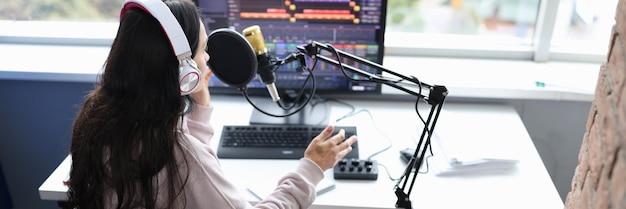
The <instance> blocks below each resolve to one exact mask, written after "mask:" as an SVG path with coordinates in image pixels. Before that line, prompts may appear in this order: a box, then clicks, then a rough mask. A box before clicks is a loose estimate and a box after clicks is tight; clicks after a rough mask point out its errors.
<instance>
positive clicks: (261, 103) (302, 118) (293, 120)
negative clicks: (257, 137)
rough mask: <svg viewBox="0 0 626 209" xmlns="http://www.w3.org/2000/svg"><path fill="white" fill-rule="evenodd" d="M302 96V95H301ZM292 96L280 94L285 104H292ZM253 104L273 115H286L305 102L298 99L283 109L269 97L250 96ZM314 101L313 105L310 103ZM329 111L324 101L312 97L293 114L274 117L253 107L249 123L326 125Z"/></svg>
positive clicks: (304, 99)
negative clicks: (317, 100)
mask: <svg viewBox="0 0 626 209" xmlns="http://www.w3.org/2000/svg"><path fill="white" fill-rule="evenodd" d="M303 97H304V96H303ZM293 100H294V99H293V98H290V97H289V96H285V95H281V101H284V102H283V103H286V104H285V105H286V106H291V105H294V102H295V101H293ZM251 101H252V102H254V104H255V105H256V106H257V107H259V108H260V109H261V110H263V111H265V112H268V113H271V114H274V115H286V114H289V113H292V112H294V111H296V110H297V109H298V108H299V107H301V106H302V104H304V102H306V98H303V99H300V101H297V103H295V105H294V106H293V108H291V109H289V110H284V109H282V108H280V107H279V106H278V104H276V102H274V101H272V100H271V99H269V98H252V99H251ZM312 103H315V105H312ZM329 113H330V108H329V107H327V105H326V104H325V103H324V102H316V101H315V99H314V98H312V99H311V101H310V102H309V103H308V104H306V106H305V107H304V108H303V109H301V110H300V111H298V112H296V113H295V114H293V115H290V116H287V117H274V116H269V115H266V114H265V113H262V112H260V111H258V110H257V109H253V111H252V115H251V116H250V124H273V125H276V124H297V125H327V124H328V118H329V117H328V116H329Z"/></svg>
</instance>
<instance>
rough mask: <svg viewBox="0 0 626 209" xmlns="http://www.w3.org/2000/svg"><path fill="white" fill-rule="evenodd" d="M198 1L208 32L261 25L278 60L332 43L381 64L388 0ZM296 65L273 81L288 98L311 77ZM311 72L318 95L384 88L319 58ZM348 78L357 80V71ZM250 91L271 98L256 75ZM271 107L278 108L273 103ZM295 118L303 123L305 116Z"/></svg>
mask: <svg viewBox="0 0 626 209" xmlns="http://www.w3.org/2000/svg"><path fill="white" fill-rule="evenodd" d="M194 2H195V3H196V5H198V7H199V10H200V14H201V16H202V18H203V22H204V23H205V27H206V29H207V33H208V34H210V33H211V32H212V31H213V30H216V29H219V28H230V29H233V30H235V31H237V32H239V33H241V32H242V31H243V30H244V29H245V28H247V27H250V26H252V25H258V26H259V27H260V28H261V31H262V33H263V37H264V39H265V45H266V47H267V48H268V50H269V54H270V55H271V56H274V57H276V58H281V59H282V58H285V57H287V56H288V55H290V54H291V53H294V52H297V51H298V50H297V48H296V47H297V46H300V45H305V44H308V43H310V42H311V41H317V42H321V43H328V44H332V46H334V48H336V49H338V50H341V51H344V52H347V53H350V54H353V55H356V56H359V57H362V58H364V59H367V60H369V61H372V62H376V63H378V64H382V62H383V54H384V51H383V50H384V33H385V18H386V7H387V0H194ZM342 61H343V62H345V63H346V64H350V65H353V66H354V67H357V68H359V69H361V70H365V71H369V72H372V73H376V74H380V73H381V72H380V70H378V69H374V68H369V67H366V66H361V65H359V64H358V63H357V64H355V63H353V62H351V61H350V60H343V59H342ZM311 62H312V60H310V59H307V65H308V66H309V67H311V66H312V64H313V63H311ZM298 66H299V65H298V62H293V63H290V64H287V65H283V66H281V67H280V68H279V69H277V71H276V73H275V77H276V82H275V84H276V87H277V89H278V91H279V94H280V95H281V98H282V99H284V100H287V101H288V100H289V99H293V98H292V97H294V95H296V94H297V93H298V92H300V90H301V89H302V87H303V84H304V81H305V79H306V78H307V76H308V73H307V72H304V73H302V72H297V71H296V68H297V67H298ZM312 70H313V75H314V76H315V80H316V83H315V84H316V88H315V95H318V96H323V97H339V98H344V97H352V98H354V97H360V96H371V95H376V94H380V92H381V85H380V84H378V83H374V82H363V81H361V82H358V81H353V80H351V79H349V78H347V77H346V76H345V75H344V73H343V72H341V70H340V69H339V68H338V67H336V66H333V65H331V64H328V63H323V62H322V61H318V62H317V63H316V65H315V68H313V69H312ZM350 76H354V77H355V78H358V76H357V75H352V74H350ZM209 86H210V87H209V88H210V89H211V93H212V94H241V92H239V91H238V90H237V89H236V88H233V87H230V86H228V85H226V84H224V83H223V82H221V81H220V80H219V79H218V78H216V77H215V76H213V77H212V78H211V80H210V81H209ZM311 86H312V85H310V82H309V83H308V85H305V88H306V90H305V91H304V92H310V91H309V90H310V89H309V88H311ZM247 93H248V95H251V96H255V97H256V96H258V97H260V98H261V99H259V100H262V101H267V100H269V93H268V92H267V89H266V87H265V84H263V83H262V82H261V81H260V80H259V79H258V78H255V79H253V80H252V81H251V82H250V83H249V84H248V86H247ZM308 96H311V95H308ZM262 98H266V99H262ZM259 100H257V101H259ZM269 101H271V100H269ZM295 102H299V101H295ZM260 103H263V102H260ZM268 105H269V106H275V104H271V102H270V104H268ZM261 106H266V105H261ZM269 108H270V109H271V107H269ZM279 114H280V113H279ZM290 117H292V116H290ZM293 117H298V116H297V115H296V116H293ZM278 120H282V119H278ZM286 120H289V119H286ZM292 121H295V122H294V123H301V121H302V120H301V119H293V120H292ZM251 122H252V123H254V121H251ZM260 123H263V122H260ZM270 123H272V122H270Z"/></svg>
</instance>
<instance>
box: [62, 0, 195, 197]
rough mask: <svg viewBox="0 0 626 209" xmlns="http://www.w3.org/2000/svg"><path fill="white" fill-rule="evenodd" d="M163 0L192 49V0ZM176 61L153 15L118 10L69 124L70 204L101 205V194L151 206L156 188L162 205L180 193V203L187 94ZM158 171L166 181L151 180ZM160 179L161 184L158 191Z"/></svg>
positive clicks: (185, 180)
mask: <svg viewBox="0 0 626 209" xmlns="http://www.w3.org/2000/svg"><path fill="white" fill-rule="evenodd" d="M166 4H167V5H168V6H169V8H170V10H171V11H172V13H173V14H174V16H175V17H176V18H177V19H178V22H179V23H180V25H181V26H182V28H183V30H184V32H185V35H186V36H187V39H188V41H189V45H190V46H191V49H192V53H195V49H196V48H197V47H198V44H199V43H198V42H199V33H200V24H201V23H200V19H199V15H198V11H197V8H196V6H195V5H194V4H193V3H190V2H176V1H167V2H166ZM194 55H195V54H194ZM178 63H179V62H178V60H177V59H176V57H175V55H174V53H173V51H172V48H171V46H170V44H169V40H168V39H167V37H166V35H165V32H164V31H163V29H162V27H161V25H160V24H159V22H158V21H157V20H156V19H155V18H154V17H152V16H151V15H150V14H147V13H146V12H144V11H142V10H141V9H136V8H135V9H131V10H129V11H127V12H126V13H125V15H124V16H123V17H121V21H120V25H119V28H118V33H117V36H116V37H115V39H114V41H113V44H112V46H111V51H110V53H109V56H108V58H107V60H106V63H105V65H104V72H103V74H102V75H101V78H100V81H99V83H98V85H96V87H95V89H94V90H93V91H92V92H90V93H89V94H88V95H87V96H86V98H85V102H84V104H83V107H82V109H81V110H80V112H79V113H78V116H77V117H76V119H75V121H74V124H73V133H72V145H71V155H72V168H71V171H70V181H69V205H70V206H69V207H71V208H90V209H91V208H94V209H96V208H103V207H104V206H105V205H106V203H105V201H108V200H109V199H105V198H107V197H106V194H107V193H109V194H114V196H113V197H112V198H116V199H117V206H116V207H117V208H136V207H141V208H155V207H157V206H156V203H157V198H156V197H157V195H158V194H168V195H167V196H168V200H167V201H166V203H167V205H166V206H165V207H166V208H171V207H174V206H176V205H177V203H176V202H177V201H180V200H181V199H182V203H183V204H184V196H185V195H184V192H183V187H184V186H185V184H186V182H187V178H188V170H187V171H186V170H182V171H181V170H179V169H180V168H187V166H186V165H184V163H186V159H184V157H183V158H182V159H177V158H176V156H175V153H176V152H175V151H176V150H177V149H181V145H180V141H179V140H180V139H181V135H182V134H181V133H180V131H179V130H180V125H181V124H182V123H181V120H182V115H183V111H184V109H185V108H184V107H185V101H186V100H188V101H191V100H190V99H189V98H188V97H182V96H181V95H180V91H179V84H178V73H179V70H178ZM179 153H180V152H179ZM180 156H184V155H180ZM181 162H182V163H181ZM181 164H183V165H181ZM161 171H163V172H165V174H166V176H167V177H166V181H167V182H158V181H157V179H158V178H157V174H158V173H159V172H161ZM164 183H166V185H167V187H165V188H167V191H158V186H157V185H161V184H164ZM158 202H159V203H162V202H163V200H158ZM183 207H184V206H183Z"/></svg>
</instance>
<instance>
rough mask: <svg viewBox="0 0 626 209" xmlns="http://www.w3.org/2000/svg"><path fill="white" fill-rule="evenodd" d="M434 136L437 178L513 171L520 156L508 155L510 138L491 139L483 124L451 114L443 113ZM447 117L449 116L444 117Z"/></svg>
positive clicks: (448, 112) (434, 158)
mask: <svg viewBox="0 0 626 209" xmlns="http://www.w3.org/2000/svg"><path fill="white" fill-rule="evenodd" d="M441 115H442V117H441V118H440V119H439V120H438V122H437V126H436V127H435V132H434V134H433V137H432V143H431V144H432V146H433V152H434V153H433V154H434V156H433V160H431V163H432V164H434V165H433V167H434V171H435V175H438V176H446V175H447V176H449V175H465V174H493V173H502V172H506V171H508V170H509V169H511V168H513V167H514V166H515V165H516V164H517V162H518V161H519V160H518V157H517V156H514V155H513V154H512V153H509V152H506V150H507V149H500V148H501V147H506V146H507V145H506V143H507V142H506V136H495V137H494V136H491V135H489V136H488V134H484V133H482V132H483V131H490V129H489V128H487V127H482V126H481V124H480V122H477V123H468V122H467V120H464V119H463V118H461V117H460V116H458V115H456V114H455V113H453V112H450V111H445V112H444V111H442V113H441ZM444 116H445V117H444Z"/></svg>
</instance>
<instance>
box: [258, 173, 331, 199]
mask: <svg viewBox="0 0 626 209" xmlns="http://www.w3.org/2000/svg"><path fill="white" fill-rule="evenodd" d="M281 177H282V176H274V177H272V178H268V179H265V180H262V181H257V182H253V183H251V184H250V185H248V190H249V191H250V192H252V194H254V196H256V197H257V198H259V200H262V199H263V198H265V197H267V196H268V195H270V194H271V193H272V192H274V190H275V189H276V186H277V185H278V180H280V178H281ZM334 188H335V182H334V181H332V180H330V179H328V178H323V179H322V181H321V182H320V183H319V184H317V186H316V187H315V190H316V193H317V195H318V196H319V195H321V194H323V193H325V192H327V191H330V190H333V189H334Z"/></svg>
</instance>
